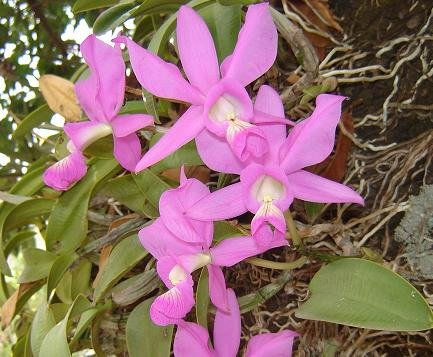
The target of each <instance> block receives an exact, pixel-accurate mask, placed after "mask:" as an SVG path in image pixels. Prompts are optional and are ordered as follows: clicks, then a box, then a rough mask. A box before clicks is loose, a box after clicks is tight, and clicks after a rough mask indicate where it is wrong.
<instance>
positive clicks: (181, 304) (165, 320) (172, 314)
mask: <svg viewBox="0 0 433 357" xmlns="http://www.w3.org/2000/svg"><path fill="white" fill-rule="evenodd" d="M194 303H195V301H194V291H193V289H192V281H190V280H186V281H184V282H182V283H179V284H177V285H176V286H174V287H173V288H171V289H170V290H168V291H167V292H166V293H164V294H162V295H159V296H158V297H157V298H156V299H155V301H154V302H153V303H152V305H151V307H150V318H151V319H152V321H153V322H154V323H155V324H156V325H160V326H167V325H170V324H175V323H178V322H179V321H180V320H181V319H182V318H184V317H185V316H186V314H187V313H188V312H190V311H191V309H192V307H193V306H194Z"/></svg>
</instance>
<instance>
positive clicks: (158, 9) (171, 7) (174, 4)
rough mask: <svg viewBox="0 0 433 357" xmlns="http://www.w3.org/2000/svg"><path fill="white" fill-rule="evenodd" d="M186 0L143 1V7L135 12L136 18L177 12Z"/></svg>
mask: <svg viewBox="0 0 433 357" xmlns="http://www.w3.org/2000/svg"><path fill="white" fill-rule="evenodd" d="M185 3H187V1H186V0H143V1H142V3H141V5H140V6H139V7H138V8H137V9H136V10H135V11H134V12H133V14H134V16H138V15H150V14H158V13H162V12H169V11H176V10H177V9H178V8H179V6H180V5H182V4H185Z"/></svg>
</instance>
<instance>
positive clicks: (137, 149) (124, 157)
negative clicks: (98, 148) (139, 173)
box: [113, 133, 141, 172]
mask: <svg viewBox="0 0 433 357" xmlns="http://www.w3.org/2000/svg"><path fill="white" fill-rule="evenodd" d="M113 139H114V157H115V158H116V160H117V161H118V162H119V164H120V165H122V167H123V168H125V169H127V170H129V171H132V172H133V171H134V170H135V166H136V165H137V162H138V161H139V160H140V157H141V144H140V139H139V138H138V136H137V134H135V133H132V134H129V135H128V136H123V137H117V136H113Z"/></svg>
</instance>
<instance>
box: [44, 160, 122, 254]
mask: <svg viewBox="0 0 433 357" xmlns="http://www.w3.org/2000/svg"><path fill="white" fill-rule="evenodd" d="M117 167H118V164H117V162H116V161H115V160H114V159H113V160H98V161H96V162H95V164H94V165H92V166H91V167H90V168H89V170H88V172H87V175H86V176H85V177H84V178H83V179H82V180H81V181H80V182H79V183H77V184H76V185H75V186H74V187H72V188H71V189H70V190H69V191H67V192H65V193H64V194H62V195H61V196H60V198H59V199H58V201H57V203H56V204H55V206H54V209H53V212H52V213H51V215H50V218H49V220H48V227H47V234H46V238H45V241H46V244H47V248H48V250H50V251H52V250H56V251H59V252H67V251H73V250H75V249H76V248H78V247H79V246H80V245H81V243H82V242H83V241H84V239H86V236H87V225H88V222H87V209H88V206H89V200H90V196H91V194H92V191H93V189H94V188H95V186H96V184H97V183H98V182H99V181H101V180H102V179H103V178H104V177H105V176H107V175H108V174H110V173H111V172H112V171H114V170H115V169H116V168H117Z"/></svg>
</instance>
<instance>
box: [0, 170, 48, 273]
mask: <svg viewBox="0 0 433 357" xmlns="http://www.w3.org/2000/svg"><path fill="white" fill-rule="evenodd" d="M44 170H45V166H41V167H38V168H36V169H34V170H31V171H29V172H28V173H27V174H25V175H24V176H23V177H21V179H20V180H19V181H18V182H17V183H16V184H15V185H14V186H13V187H12V188H11V189H10V191H9V193H11V194H16V195H21V196H31V195H33V194H34V193H36V192H37V191H39V190H40V189H41V188H42V187H43V186H44V183H43V181H42V173H43V171H44ZM14 208H15V206H14V205H12V204H10V203H7V202H3V203H1V204H0V237H3V231H4V229H3V226H4V223H5V221H6V219H7V217H8V216H9V214H10V212H11V211H12V210H13V209H14ZM2 246H3V239H0V270H1V271H2V273H3V274H6V275H10V274H11V273H10V270H9V267H8V265H7V263H6V259H5V257H4V253H3V248H2Z"/></svg>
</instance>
